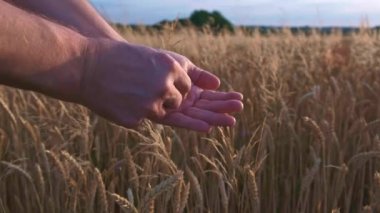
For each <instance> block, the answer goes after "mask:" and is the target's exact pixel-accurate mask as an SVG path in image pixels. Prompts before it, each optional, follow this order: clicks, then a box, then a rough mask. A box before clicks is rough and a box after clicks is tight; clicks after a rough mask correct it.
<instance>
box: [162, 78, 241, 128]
mask: <svg viewBox="0 0 380 213" xmlns="http://www.w3.org/2000/svg"><path fill="white" fill-rule="evenodd" d="M242 98H243V96H242V95H241V94H240V93H237V92H228V93H225V92H218V91H212V90H203V89H201V88H199V87H198V86H195V85H192V87H191V90H190V92H189V93H188V95H187V96H186V98H185V99H184V100H183V102H182V104H181V106H180V107H179V108H178V109H176V110H171V111H169V112H168V113H167V114H166V116H165V117H163V118H162V119H158V120H155V122H157V123H161V124H165V125H170V126H177V127H181V128H187V129H191V130H195V131H199V132H210V130H211V128H212V127H213V126H233V125H235V123H236V120H235V118H234V117H233V116H231V115H229V114H230V113H234V112H240V111H241V110H242V109H243V104H242V102H241V100H242Z"/></svg>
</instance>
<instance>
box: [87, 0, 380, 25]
mask: <svg viewBox="0 0 380 213" xmlns="http://www.w3.org/2000/svg"><path fill="white" fill-rule="evenodd" d="M90 2H92V4H93V5H94V6H95V7H96V8H97V9H98V11H99V12H101V13H102V14H103V16H105V17H106V18H107V19H108V20H110V21H113V22H120V23H125V24H154V23H157V22H159V21H161V20H163V19H167V20H173V19H176V18H184V17H189V16H190V14H191V12H192V11H194V10H197V9H205V10H209V11H212V10H218V11H220V12H221V13H222V14H223V15H224V16H225V17H226V18H227V19H228V20H230V21H231V22H232V23H234V24H235V25H271V26H306V25H307V26H320V27H322V26H359V25H360V23H361V22H363V20H369V24H370V25H371V26H379V25H380V0H138V1H137V0H135V1H130V0H90Z"/></svg>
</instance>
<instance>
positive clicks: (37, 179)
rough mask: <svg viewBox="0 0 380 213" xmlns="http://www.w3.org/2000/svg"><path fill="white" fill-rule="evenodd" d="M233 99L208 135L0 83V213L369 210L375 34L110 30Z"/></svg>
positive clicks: (376, 172)
mask: <svg viewBox="0 0 380 213" xmlns="http://www.w3.org/2000/svg"><path fill="white" fill-rule="evenodd" d="M121 31H122V33H123V34H124V35H125V37H126V38H127V39H128V40H129V41H130V42H137V43H141V44H147V45H151V46H154V47H157V48H165V49H170V50H174V51H177V52H179V53H181V54H183V55H186V56H188V57H189V58H190V59H191V60H192V61H193V62H194V63H195V64H197V65H199V66H201V67H204V68H206V69H208V70H210V71H212V72H214V73H216V74H217V75H219V76H220V77H221V79H222V89H223V90H227V91H229V90H236V91H239V92H242V93H243V94H244V97H245V98H244V103H245V109H244V112H243V113H241V114H238V115H236V116H237V121H238V122H237V125H236V127H234V128H216V129H214V130H213V132H212V133H210V134H198V133H195V132H191V131H186V130H182V129H175V128H170V127H164V126H161V125H156V124H152V123H150V122H148V121H147V122H145V123H144V125H142V126H141V128H140V129H138V130H128V129H124V128H121V127H117V126H114V125H112V124H110V123H109V122H107V121H105V120H104V119H102V118H99V117H97V116H96V115H95V114H93V113H91V112H89V111H88V110H87V109H85V108H84V107H80V106H78V105H74V104H69V103H64V102H60V101H56V100H53V99H50V98H47V97H45V96H42V95H39V94H36V93H32V92H26V91H21V90H15V89H11V88H6V87H0V212H4V213H6V212H12V213H18V212H20V213H23V212H45V213H55V212H73V213H75V212H222V213H223V212H252V213H258V212H289V213H293V212H334V213H337V212H347V213H348V212H380V35H379V34H378V33H376V32H373V31H371V30H369V29H365V28H363V29H362V30H361V31H360V32H358V33H355V34H352V35H346V36H343V35H342V34H341V33H339V32H338V31H337V32H335V33H333V34H330V35H323V34H321V33H318V31H313V32H312V33H311V34H309V35H303V34H297V35H293V34H292V33H291V32H290V31H289V30H287V29H284V30H282V31H279V32H277V33H273V34H269V35H260V34H259V33H257V32H253V33H251V34H247V33H244V32H242V31H239V32H236V33H235V34H233V35H232V34H219V35H214V34H212V33H210V32H203V33H200V32H197V31H195V30H192V29H183V30H171V29H167V30H164V31H162V32H151V31H149V30H140V31H139V32H136V31H132V30H130V29H128V28H125V29H121Z"/></svg>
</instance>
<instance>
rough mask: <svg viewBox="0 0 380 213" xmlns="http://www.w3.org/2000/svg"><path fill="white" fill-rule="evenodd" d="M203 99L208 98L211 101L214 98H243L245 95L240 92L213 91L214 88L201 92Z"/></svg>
mask: <svg viewBox="0 0 380 213" xmlns="http://www.w3.org/2000/svg"><path fill="white" fill-rule="evenodd" d="M201 98H202V99H207V100H210V101H213V100H218V101H222V100H231V99H234V100H239V101H241V100H243V95H242V94H241V93H239V92H219V91H213V90H205V91H203V92H202V94H201Z"/></svg>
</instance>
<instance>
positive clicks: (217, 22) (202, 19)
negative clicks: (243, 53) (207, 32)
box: [190, 10, 234, 31]
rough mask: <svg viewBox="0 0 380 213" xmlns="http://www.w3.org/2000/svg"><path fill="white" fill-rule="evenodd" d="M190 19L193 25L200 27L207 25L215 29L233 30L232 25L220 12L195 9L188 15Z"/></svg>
mask: <svg viewBox="0 0 380 213" xmlns="http://www.w3.org/2000/svg"><path fill="white" fill-rule="evenodd" d="M190 21H191V23H192V24H193V25H195V26H197V27H199V28H202V27H206V26H209V27H211V29H213V30H215V31H220V30H223V29H227V30H229V31H233V29H234V28H233V25H232V23H231V22H230V21H228V20H227V19H226V18H225V17H224V16H223V15H222V14H221V13H220V12H218V11H213V12H211V13H210V12H208V11H206V10H196V11H194V12H193V13H192V14H191V16H190Z"/></svg>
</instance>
